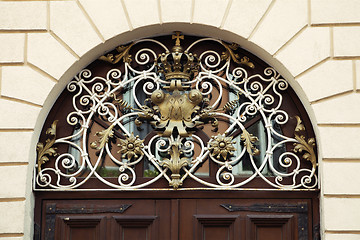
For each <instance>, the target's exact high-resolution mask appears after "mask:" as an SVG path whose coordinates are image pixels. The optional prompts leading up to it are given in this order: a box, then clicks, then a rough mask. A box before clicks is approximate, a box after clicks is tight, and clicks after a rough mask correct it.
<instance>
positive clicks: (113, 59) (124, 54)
mask: <svg viewBox="0 0 360 240" xmlns="http://www.w3.org/2000/svg"><path fill="white" fill-rule="evenodd" d="M133 44H134V43H131V44H130V45H122V46H118V47H117V48H116V51H117V52H118V53H119V54H116V55H115V56H114V54H111V53H109V54H107V55H106V56H101V57H100V58H99V59H100V60H103V61H106V62H109V63H112V64H116V63H118V62H120V60H121V59H122V60H123V62H124V63H131V61H132V59H131V55H129V51H130V49H131V47H132V46H133Z"/></svg>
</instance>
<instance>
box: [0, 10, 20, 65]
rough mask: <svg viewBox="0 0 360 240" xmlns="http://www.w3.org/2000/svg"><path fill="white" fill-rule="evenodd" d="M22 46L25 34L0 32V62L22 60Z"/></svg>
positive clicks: (17, 61)
mask: <svg viewBox="0 0 360 240" xmlns="http://www.w3.org/2000/svg"><path fill="white" fill-rule="evenodd" d="M0 15H1V14H0ZM24 47H25V34H23V33H1V34H0V63H22V62H24Z"/></svg>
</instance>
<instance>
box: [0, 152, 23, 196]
mask: <svg viewBox="0 0 360 240" xmlns="http://www.w3.org/2000/svg"><path fill="white" fill-rule="evenodd" d="M25 157H28V154H27V156H25ZM27 169H28V166H26V165H22V166H2V167H0V189H1V191H0V198H21V197H25V188H26V186H27V184H26V180H27V179H26V177H27Z"/></svg>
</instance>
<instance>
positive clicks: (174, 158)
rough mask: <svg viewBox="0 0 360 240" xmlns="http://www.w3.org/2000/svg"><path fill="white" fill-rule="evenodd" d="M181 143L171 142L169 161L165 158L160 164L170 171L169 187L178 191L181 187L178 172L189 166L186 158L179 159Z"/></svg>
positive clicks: (177, 141)
mask: <svg viewBox="0 0 360 240" xmlns="http://www.w3.org/2000/svg"><path fill="white" fill-rule="evenodd" d="M180 147H181V142H180V141H179V140H178V139H177V140H173V141H172V142H171V148H170V149H169V154H170V159H169V158H165V159H164V160H163V161H162V162H161V163H160V164H161V166H164V167H166V168H168V169H169V170H170V171H171V181H170V182H169V186H170V187H173V188H174V189H178V188H179V186H181V185H182V181H181V175H180V170H181V169H182V168H183V167H185V166H187V165H188V164H189V162H188V160H187V158H185V157H180V154H181V153H182V151H181V150H180Z"/></svg>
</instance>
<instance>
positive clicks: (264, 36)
mask: <svg viewBox="0 0 360 240" xmlns="http://www.w3.org/2000/svg"><path fill="white" fill-rule="evenodd" d="M307 16H308V15H307V1H303V0H292V1H288V0H280V1H276V2H275V3H274V5H273V6H272V8H271V10H270V11H269V12H268V14H267V15H266V16H265V17H264V19H263V21H262V22H261V23H260V25H259V27H258V29H257V30H255V33H254V35H253V36H252V37H251V38H250V40H251V41H252V42H254V43H255V44H257V45H259V46H260V47H262V48H264V49H265V50H266V51H268V52H269V53H270V54H274V53H275V52H276V51H277V50H278V49H279V48H280V47H281V46H283V45H284V44H285V43H286V42H287V41H289V40H290V39H291V38H292V37H293V36H294V35H295V34H296V33H297V32H298V31H300V29H302V28H303V27H304V26H306V25H307V24H308V17H307ZM284 19H286V20H285V21H284Z"/></svg>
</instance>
